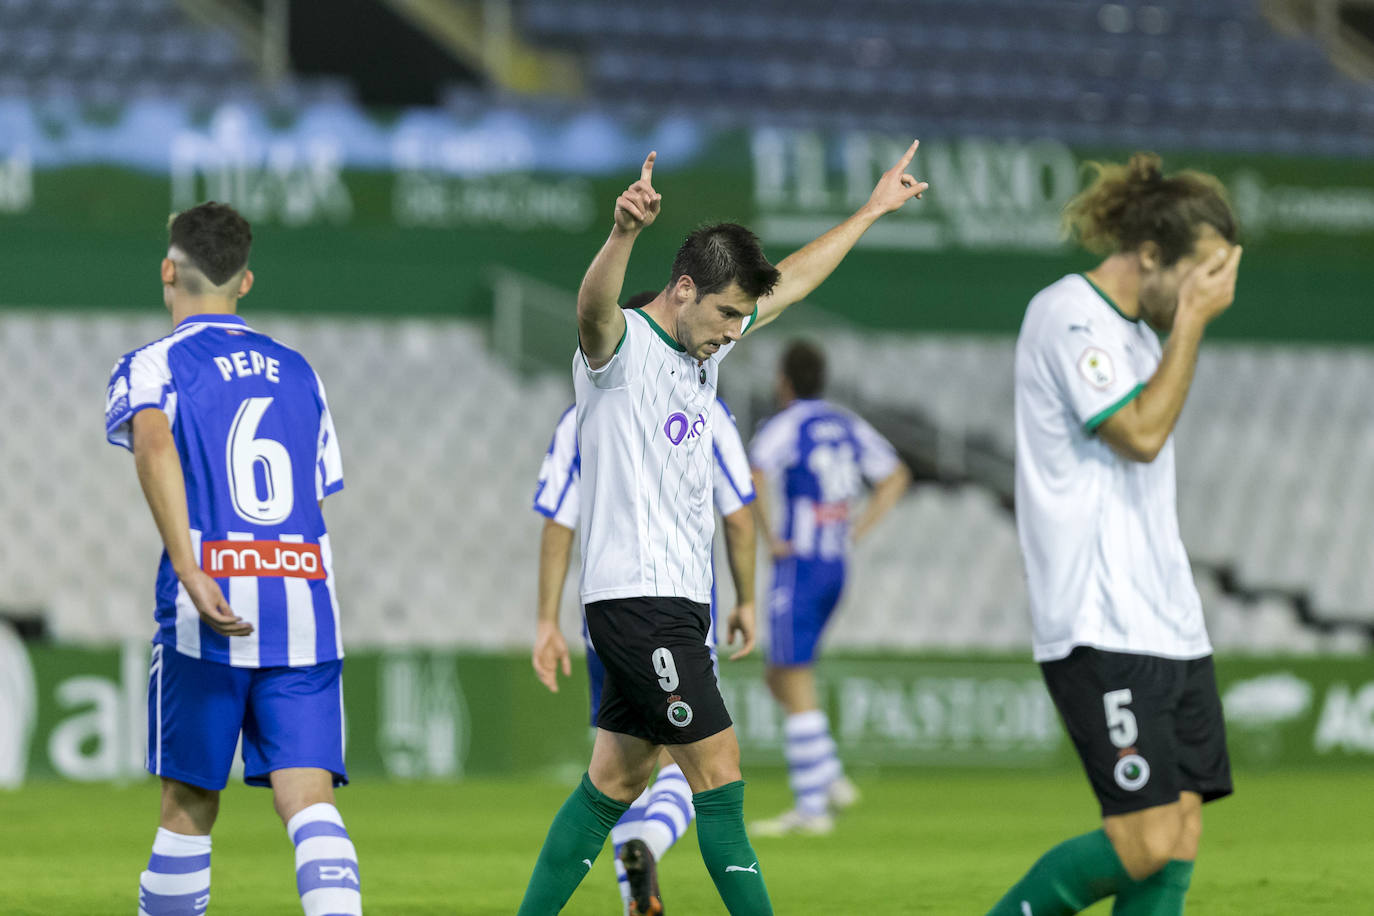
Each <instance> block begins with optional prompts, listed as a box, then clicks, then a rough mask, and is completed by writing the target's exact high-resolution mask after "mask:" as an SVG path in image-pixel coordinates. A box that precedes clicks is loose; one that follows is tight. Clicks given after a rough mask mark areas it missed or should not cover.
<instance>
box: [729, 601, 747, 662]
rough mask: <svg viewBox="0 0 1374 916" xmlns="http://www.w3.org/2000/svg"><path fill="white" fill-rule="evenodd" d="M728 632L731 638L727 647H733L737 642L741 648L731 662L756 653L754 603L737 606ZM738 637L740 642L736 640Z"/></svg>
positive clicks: (734, 654) (735, 652)
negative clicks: (753, 652)
mask: <svg viewBox="0 0 1374 916" xmlns="http://www.w3.org/2000/svg"><path fill="white" fill-rule="evenodd" d="M727 632H728V633H729V636H730V641H729V642H728V643H727V645H730V646H733V645H735V643H736V642H737V641H738V642H739V643H740V647H739V648H738V649H736V650H735V651H734V652H733V653H732V654H731V655H730V661H734V660H735V659H737V658H744V656H746V655H748V654H749V653H750V652H752V651H754V602H752V601H746V602H744V603H743V604H737V605H735V610H734V613H732V614H731V615H730V620H729V621H728V629H727ZM736 636H738V637H739V639H738V640H736V639H735V637H736Z"/></svg>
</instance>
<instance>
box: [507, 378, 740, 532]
mask: <svg viewBox="0 0 1374 916" xmlns="http://www.w3.org/2000/svg"><path fill="white" fill-rule="evenodd" d="M716 404H717V406H718V407H719V408H720V410H721V411H722V412H723V413H724V415H725V418H726V419H728V420H729V421H730V422H728V423H718V424H717V425H716V445H715V455H716V464H715V473H714V474H713V479H712V484H711V493H712V498H713V499H714V501H715V504H716V511H717V512H719V513H720V514H721V515H723V516H724V515H730V514H732V513H734V512H738V511H739V510H740V509H743V508H744V507H745V506H747V505H749V504H750V503H752V502H753V501H754V478H753V477H752V476H751V475H750V473H749V459H748V457H747V456H746V455H745V453H744V441H743V440H742V439H740V435H739V429H738V427H736V425H735V417H734V415H733V414H732V413H730V408H729V407H728V406H727V405H726V403H725V402H724V401H722V400H721V399H720V398H716ZM581 468H582V454H581V452H579V451H578V449H577V405H576V404H574V405H573V406H572V407H569V408H568V409H567V410H565V411H564V412H563V416H562V417H560V418H559V420H558V425H557V426H555V427H554V430H553V437H552V438H551V439H550V440H549V450H548V451H547V452H545V453H544V461H543V463H541V464H540V466H539V480H538V481H537V482H536V484H535V488H534V511H535V512H538V513H539V514H540V515H542V516H544V517H545V518H548V519H552V520H553V521H555V522H557V523H558V524H560V525H562V526H563V527H564V528H568V529H570V530H576V528H577V520H578V518H579V516H580V515H581V509H582V500H581V499H580V497H579V496H578V486H577V483H578V478H579V477H580V476H581Z"/></svg>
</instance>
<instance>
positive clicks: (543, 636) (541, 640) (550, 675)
mask: <svg viewBox="0 0 1374 916" xmlns="http://www.w3.org/2000/svg"><path fill="white" fill-rule="evenodd" d="M530 662H531V664H533V665H534V676H535V677H537V678H539V682H540V683H541V684H543V685H544V686H545V687H547V688H549V691H550V692H552V693H557V692H558V669H559V668H560V667H562V669H563V676H564V677H570V676H571V675H572V661H571V660H570V659H569V658H568V641H567V640H566V639H564V638H563V634H562V633H561V632H559V630H558V627H557V626H556V625H555V624H552V623H549V622H548V621H544V620H541V621H539V626H538V629H537V630H536V631H535V634H534V651H533V652H531V653H530Z"/></svg>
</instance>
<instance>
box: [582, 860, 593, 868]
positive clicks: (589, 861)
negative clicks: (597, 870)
mask: <svg viewBox="0 0 1374 916" xmlns="http://www.w3.org/2000/svg"><path fill="white" fill-rule="evenodd" d="M582 864H583V865H585V866H587V867H588V868H591V867H592V860H591V859H583V860H582Z"/></svg>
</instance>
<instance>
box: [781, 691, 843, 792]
mask: <svg viewBox="0 0 1374 916" xmlns="http://www.w3.org/2000/svg"><path fill="white" fill-rule="evenodd" d="M782 730H783V735H784V736H785V737H786V742H787V743H786V745H785V746H784V747H783V756H785V757H786V758H787V773H788V782H790V783H791V785H792V794H793V795H795V796H796V798H797V810H798V811H800V812H801V813H802V814H808V815H816V814H824V813H825V812H826V809H827V807H828V799H827V794H828V792H829V790H830V784H831V783H832V782H834V781H835V780H836V779H838V778H839V777H840V776H841V775H843V773H844V769H843V768H842V767H841V766H840V758H839V756H838V755H837V754H836V748H835V742H834V740H832V739H831V737H830V722H829V721H828V720H827V719H826V717H825V713H823V712H821V711H820V710H819V709H812V710H808V711H806V712H799V713H796V714H794V715H790V716H788V717H787V720H786V721H785V722H784V723H783V726H782Z"/></svg>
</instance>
